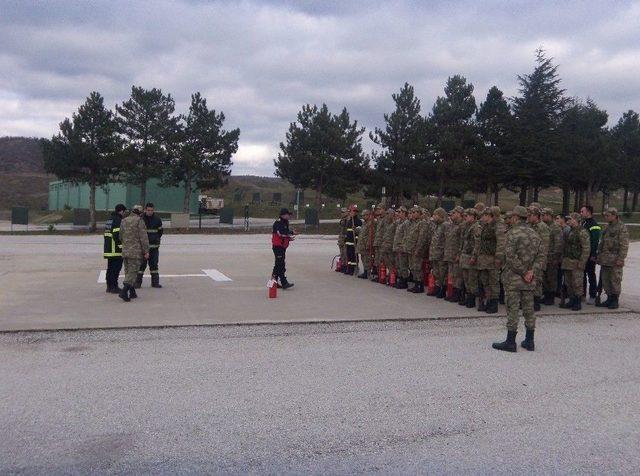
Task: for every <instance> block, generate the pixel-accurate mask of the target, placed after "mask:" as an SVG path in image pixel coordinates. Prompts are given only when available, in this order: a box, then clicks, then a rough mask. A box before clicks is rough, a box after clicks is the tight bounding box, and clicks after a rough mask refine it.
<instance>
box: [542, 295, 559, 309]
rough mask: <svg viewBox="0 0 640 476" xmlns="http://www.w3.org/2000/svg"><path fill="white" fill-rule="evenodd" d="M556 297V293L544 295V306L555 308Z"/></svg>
mask: <svg viewBox="0 0 640 476" xmlns="http://www.w3.org/2000/svg"><path fill="white" fill-rule="evenodd" d="M555 300H556V299H555V296H554V293H544V301H543V303H544V305H545V306H553V305H554V304H555Z"/></svg>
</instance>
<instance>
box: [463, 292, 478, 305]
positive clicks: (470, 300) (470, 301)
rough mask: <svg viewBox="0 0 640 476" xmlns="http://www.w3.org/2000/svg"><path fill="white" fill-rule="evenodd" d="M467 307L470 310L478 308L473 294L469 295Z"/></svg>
mask: <svg viewBox="0 0 640 476" xmlns="http://www.w3.org/2000/svg"><path fill="white" fill-rule="evenodd" d="M465 306H467V307H468V308H469V309H473V308H474V307H476V297H475V296H474V295H473V294H467V301H466V302H465Z"/></svg>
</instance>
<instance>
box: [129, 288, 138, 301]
mask: <svg viewBox="0 0 640 476" xmlns="http://www.w3.org/2000/svg"><path fill="white" fill-rule="evenodd" d="M129 297H130V298H131V299H135V298H137V297H138V294H137V293H136V290H135V289H133V287H132V286H129Z"/></svg>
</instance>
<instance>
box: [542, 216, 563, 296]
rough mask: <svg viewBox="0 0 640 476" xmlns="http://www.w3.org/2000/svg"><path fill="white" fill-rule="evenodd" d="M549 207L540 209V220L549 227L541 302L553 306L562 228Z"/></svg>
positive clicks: (559, 259) (560, 257) (556, 285)
mask: <svg viewBox="0 0 640 476" xmlns="http://www.w3.org/2000/svg"><path fill="white" fill-rule="evenodd" d="M553 216H554V215H553V210H552V209H551V208H543V209H542V221H544V222H545V224H546V225H547V226H548V227H549V246H548V252H547V266H546V267H545V270H544V279H543V283H542V290H543V302H544V304H545V305H547V306H553V304H554V301H555V296H556V289H557V288H558V270H559V269H560V262H561V261H562V247H563V243H562V241H563V237H562V229H561V228H560V226H559V225H558V224H557V223H556V222H555V220H554V219H553Z"/></svg>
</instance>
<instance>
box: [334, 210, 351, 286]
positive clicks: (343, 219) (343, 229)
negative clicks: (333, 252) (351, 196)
mask: <svg viewBox="0 0 640 476" xmlns="http://www.w3.org/2000/svg"><path fill="white" fill-rule="evenodd" d="M348 216H349V212H348V211H347V209H346V208H341V209H340V231H339V233H338V249H339V250H340V263H341V264H342V269H341V271H342V272H343V273H345V272H346V270H347V247H346V246H345V244H344V237H345V236H346V234H347V221H348ZM336 271H338V268H336Z"/></svg>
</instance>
